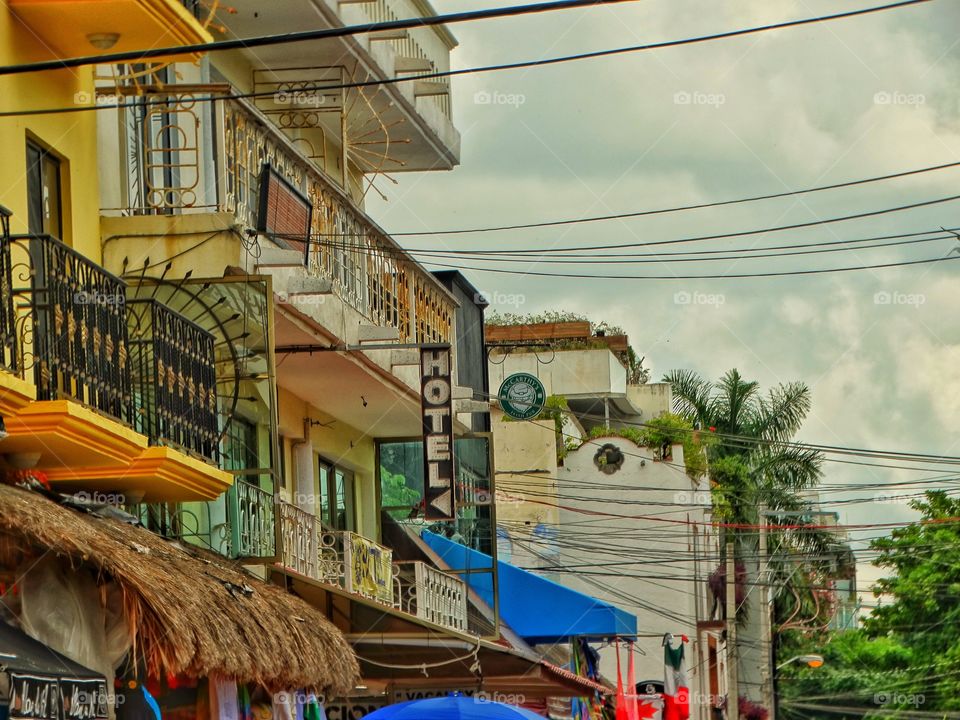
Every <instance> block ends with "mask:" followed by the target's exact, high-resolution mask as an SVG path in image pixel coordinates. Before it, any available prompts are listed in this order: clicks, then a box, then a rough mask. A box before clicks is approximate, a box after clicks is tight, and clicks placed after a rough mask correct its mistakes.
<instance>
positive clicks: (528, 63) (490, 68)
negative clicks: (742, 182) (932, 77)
mask: <svg viewBox="0 0 960 720" xmlns="http://www.w3.org/2000/svg"><path fill="white" fill-rule="evenodd" d="M931 1H932V0H903V2H896V3H890V4H887V5H877V6H874V7H869V8H862V9H859V10H850V11H847V12H842V13H834V14H832V15H820V16H816V17H809V18H801V19H799V20H788V21H785V22H780V23H774V24H770V25H759V26H755V27H750V28H742V29H739V30H730V31H726V32H720V33H713V34H710V35H700V36H696V37H691V38H684V39H679V40H666V41H662V42H658V43H648V44H646V45H631V46H627V47H620V48H612V49H608V50H597V51H593V52H585V53H578V54H574V55H561V56H557V57H552V58H540V59H537V60H524V61H518V62H513V63H501V64H496V65H483V66H476V67H472V68H462V69H459V70H441V71H436V72H431V73H424V74H421V75H409V76H404V77H393V78H384V79H376V80H366V81H359V82H350V83H337V84H322V85H308V86H304V87H301V88H299V90H300V91H302V92H320V91H325V90H345V89H351V88H365V87H381V86H386V85H394V84H397V83H404V82H415V81H418V80H437V79H440V78H448V77H456V76H460V75H472V74H480V73H488V72H499V71H503V70H519V69H523V68H531V67H542V66H546V65H556V64H560V63H567V62H576V61H580V60H590V59H594V58H601V57H609V56H614V55H622V54H627V53H634V52H642V51H646V50H658V49H662V48H669V47H679V46H683V45H693V44H697V43H703V42H709V41H714V40H724V39H727V38H733V37H740V36H744V35H752V34H755V33H760V32H767V31H770V30H780V29H784V28H790V27H797V26H801V25H810V24H814V23H821V22H827V21H831V20H841V19H844V18H850V17H856V16H860V15H868V14H872V13H878V12H883V11H887V10H895V9H898V8H903V7H908V6H911V5H918V4H921V3H927V2H931ZM437 17H438V18H440V19H441V20H442V22H439V23H438V24H444V23H448V22H451V21H450V20H443V18H449V17H450V16H449V15H446V16H437ZM491 17H492V16H491ZM421 24H422V23H421ZM361 27H362V28H366V29H365V30H356V26H355V27H354V28H338V29H339V30H348V29H354V30H355V32H357V33H359V32H370V28H371V27H373V28H374V29H383V27H384V25H382V24H381V25H377V26H376V27H374V26H371V25H367V26H361ZM281 37H282V36H281ZM252 40H253V38H250V39H248V40H246V41H236V42H244V43H245V46H246V47H251V44H250V43H251V42H252ZM280 42H292V41H290V40H285V41H280ZM171 52H175V53H176V54H182V53H184V52H187V50H186V48H185V46H181V47H177V48H173V49H172V50H171V49H167V50H166V53H167V54H170V53H171ZM138 57H139V56H138ZM106 58H107V56H105V55H98V56H96V57H95V58H94V60H95V62H96V63H104V62H111V61H109V60H108V59H106ZM87 59H88V60H89V59H90V58H87ZM65 62H66V61H48V62H47V63H46V64H47V65H50V66H49V67H37V65H38V63H27V64H21V65H7V66H0V75H4V74H7V75H9V74H15V73H21V72H36V71H37V70H55V69H58V68H61V67H67V65H65V64H64V63H65ZM88 64H89V63H88ZM274 94H275V93H273V92H269V91H262V92H247V93H230V94H220V95H207V96H201V95H198V96H195V97H193V98H191V101H192V102H194V103H212V102H222V101H225V100H241V99H252V98H258V97H270V96H272V95H274ZM161 104H162V101H161ZM141 106H142V103H139V102H127V103H107V104H103V105H97V104H94V105H76V106H71V107H59V108H34V109H28V110H13V111H7V112H0V117H25V116H30V115H51V114H63V113H75V112H96V111H99V110H108V109H116V108H127V107H131V108H132V107H141Z"/></svg>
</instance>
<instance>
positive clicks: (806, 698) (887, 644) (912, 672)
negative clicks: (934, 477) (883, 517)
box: [780, 491, 960, 719]
mask: <svg viewBox="0 0 960 720" xmlns="http://www.w3.org/2000/svg"><path fill="white" fill-rule="evenodd" d="M912 506H913V508H914V509H915V510H918V511H920V512H921V513H922V514H923V519H922V521H921V522H920V523H916V524H913V525H909V526H907V527H904V528H898V529H896V530H894V531H893V532H892V533H891V535H890V537H887V538H880V539H877V540H874V541H873V542H872V543H871V549H873V550H875V551H877V552H878V553H879V554H878V555H877V558H876V559H875V560H874V565H876V566H878V567H881V568H886V569H887V570H889V571H891V574H890V575H889V576H887V577H885V578H883V579H882V580H880V581H879V582H877V584H876V585H875V586H874V590H873V592H874V595H875V596H876V597H877V598H878V605H879V607H877V608H876V609H874V610H873V612H872V613H871V615H870V617H868V618H867V619H866V620H865V621H864V628H863V630H859V631H855V632H843V633H837V634H835V635H833V636H825V635H821V636H819V637H811V638H804V639H801V638H796V637H793V638H790V639H789V640H788V643H787V644H785V646H784V647H783V648H782V653H783V656H784V657H789V655H788V654H787V653H791V654H792V653H801V652H818V653H820V654H822V655H823V656H824V658H825V660H826V662H825V664H824V666H823V667H822V668H819V669H818V670H817V671H815V672H811V671H808V670H807V669H805V668H802V667H794V666H791V667H789V668H784V670H783V682H781V685H780V687H781V695H782V697H783V705H784V707H785V708H786V709H787V712H789V713H790V714H789V715H788V717H798V718H801V717H802V718H814V717H822V715H821V714H818V712H815V711H811V710H805V709H800V708H795V707H794V708H791V707H790V706H791V705H793V704H796V703H821V704H825V705H834V706H845V707H856V708H862V712H860V713H851V714H849V715H848V716H846V717H849V718H860V717H866V718H868V719H872V718H879V717H891V712H890V711H899V712H902V713H903V715H902V716H903V717H910V716H911V711H920V712H925V713H937V712H944V713H957V711H960V524H958V523H957V522H955V521H954V520H953V519H954V518H958V517H960V499H958V498H952V497H949V496H948V495H947V494H946V493H945V492H943V491H932V492H928V493H927V494H926V497H925V499H923V500H919V501H915V502H913V503H912ZM893 716H895V717H898V715H893ZM955 716H956V715H949V716H948V717H955ZM835 717H838V718H842V717H844V716H842V715H836V716H835ZM934 717H944V716H934Z"/></svg>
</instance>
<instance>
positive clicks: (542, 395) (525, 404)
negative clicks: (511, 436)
mask: <svg viewBox="0 0 960 720" xmlns="http://www.w3.org/2000/svg"><path fill="white" fill-rule="evenodd" d="M546 397H547V393H546V391H545V390H544V387H543V383H541V382H540V380H539V379H538V378H537V377H535V376H534V375H530V374H529V373H515V374H513V375H511V376H510V377H508V378H507V379H506V380H504V381H503V384H502V385H501V386H500V392H499V394H498V399H499V400H500V407H501V408H503V411H504V412H505V413H506V414H507V415H508V416H510V417H512V418H513V419H514V420H531V419H533V418H535V417H537V415H539V414H540V413H541V412H542V411H543V404H544V402H545V401H546Z"/></svg>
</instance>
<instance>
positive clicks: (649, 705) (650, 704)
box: [637, 695, 663, 720]
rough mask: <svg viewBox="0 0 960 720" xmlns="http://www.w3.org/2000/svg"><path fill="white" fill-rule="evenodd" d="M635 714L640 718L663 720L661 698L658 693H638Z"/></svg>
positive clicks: (643, 719)
mask: <svg viewBox="0 0 960 720" xmlns="http://www.w3.org/2000/svg"><path fill="white" fill-rule="evenodd" d="M637 715H638V717H639V718H640V720H663V698H662V697H660V695H638V696H637Z"/></svg>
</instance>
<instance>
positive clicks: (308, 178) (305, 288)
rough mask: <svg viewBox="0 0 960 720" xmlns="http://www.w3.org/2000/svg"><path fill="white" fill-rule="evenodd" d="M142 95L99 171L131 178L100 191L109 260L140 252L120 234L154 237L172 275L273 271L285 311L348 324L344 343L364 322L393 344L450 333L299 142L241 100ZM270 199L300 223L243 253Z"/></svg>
mask: <svg viewBox="0 0 960 720" xmlns="http://www.w3.org/2000/svg"><path fill="white" fill-rule="evenodd" d="M198 93H199V91H198ZM142 97H143V101H144V103H145V109H144V110H143V111H138V112H132V111H131V110H130V109H121V110H119V111H118V112H119V128H120V132H119V134H120V135H122V136H124V137H125V138H126V141H125V142H123V143H118V144H117V146H116V147H115V148H114V149H113V150H112V152H114V153H115V154H114V156H113V158H112V160H110V159H106V160H105V162H107V163H108V165H107V166H103V167H102V168H101V171H102V172H101V175H103V176H108V175H109V176H111V177H119V178H128V179H129V182H128V183H127V184H126V185H125V186H123V187H115V188H112V189H111V188H109V187H106V188H104V192H103V195H104V201H105V203H106V207H105V208H104V211H103V212H104V215H105V216H106V217H104V218H103V219H102V223H101V225H102V228H103V234H104V235H105V236H106V237H107V238H110V239H114V240H116V241H114V242H110V243H108V244H107V245H106V249H105V262H106V264H107V266H108V267H111V268H118V269H119V268H120V267H121V266H122V264H123V261H124V260H127V261H128V264H129V266H130V267H138V266H139V265H140V264H142V263H143V262H144V261H145V260H147V258H148V255H147V252H146V251H145V250H144V248H143V245H144V244H143V243H140V242H132V241H127V240H124V238H125V237H129V236H134V235H137V236H143V235H156V236H158V237H163V245H164V250H165V251H166V252H167V254H168V255H169V256H173V257H174V258H175V260H174V262H173V264H172V266H171V271H170V274H169V276H170V277H182V276H183V275H184V274H185V273H186V272H187V271H189V270H192V269H193V268H196V267H198V266H209V267H210V271H209V273H208V274H209V275H212V276H216V275H221V274H223V270H224V268H225V267H228V266H232V267H242V268H246V269H247V270H249V271H250V272H261V273H265V274H269V275H271V277H272V278H273V289H274V293H275V294H276V295H277V296H279V297H281V298H284V299H285V300H286V305H287V307H289V308H292V309H293V310H294V311H295V312H297V313H299V314H302V315H305V316H307V317H308V318H309V319H312V320H313V321H315V322H316V323H317V324H319V325H320V326H322V327H336V328H347V329H348V330H346V332H347V333H348V334H349V333H353V334H354V336H351V337H345V338H343V340H344V341H346V342H348V343H356V342H358V337H357V336H356V333H357V332H358V328H359V327H360V326H361V325H368V326H369V325H373V326H377V327H379V328H386V329H388V330H391V331H393V332H395V335H394V337H396V338H397V339H399V340H400V341H401V342H446V341H449V340H450V338H451V335H452V325H453V314H454V308H455V300H454V299H453V297H452V295H451V294H450V293H449V291H447V290H446V288H444V287H443V285H442V284H441V283H439V282H438V281H437V280H436V278H434V277H433V276H432V275H431V274H430V273H428V272H427V271H426V270H424V269H423V268H422V267H420V265H418V264H417V263H416V262H415V261H414V260H413V259H412V258H410V257H409V256H408V255H407V254H406V253H405V252H404V250H403V249H402V248H401V247H400V246H399V245H398V244H397V243H396V242H395V241H394V240H393V239H392V238H390V236H389V235H387V234H386V233H385V232H384V231H383V230H381V229H380V228H379V227H378V226H377V225H376V224H375V223H374V222H373V221H372V220H371V219H370V218H369V217H368V216H367V215H366V214H364V213H363V211H362V210H360V209H359V208H358V207H357V205H356V204H355V203H354V202H353V201H352V200H351V199H350V197H349V196H348V195H347V194H346V193H345V192H344V191H343V190H341V189H340V188H339V187H338V186H337V185H336V183H335V182H334V181H333V180H331V179H330V177H329V176H328V175H326V174H324V173H323V172H321V171H320V169H318V167H317V165H316V163H315V159H312V158H311V156H312V152H311V150H310V149H309V147H308V146H307V145H306V144H304V143H297V142H294V141H292V140H291V139H289V138H288V137H287V136H286V135H284V134H283V132H281V131H280V130H279V129H278V128H277V127H276V126H274V125H273V124H272V123H271V122H270V121H269V120H268V119H267V118H266V117H265V116H264V115H263V114H262V113H261V112H260V111H258V110H257V109H256V108H254V107H253V106H252V105H250V104H249V103H246V102H244V101H240V100H230V101H225V102H220V103H197V102H196V100H195V97H194V95H193V94H191V93H190V92H185V91H181V92H169V91H168V92H152V93H146V94H145V95H143V96H142ZM172 136H175V137H176V138H177V141H176V147H175V148H173V147H171V141H170V139H169V138H170V137H172ZM207 138H213V142H208V141H207V140H206V139H207ZM113 163H115V164H116V166H114V164H113ZM111 182H113V181H112V180H111ZM268 182H269V183H271V184H270V185H269V186H267V184H268ZM273 192H276V193H278V194H276V195H268V193H273ZM263 197H270V201H269V202H268V203H267V204H264V203H262V202H261V198H263ZM278 204H283V205H284V206H285V207H288V208H292V210H291V213H290V214H289V215H288V216H287V217H288V218H289V217H296V218H297V222H298V223H299V224H298V225H297V229H296V230H294V229H292V228H290V227H288V228H287V231H286V232H281V233H280V234H279V236H278V235H276V234H275V235H273V240H272V241H271V240H270V239H268V238H267V237H264V236H263V235H261V237H260V241H259V245H258V246H257V247H256V248H254V249H253V250H251V246H250V244H249V242H248V241H247V239H246V237H244V239H243V241H241V239H240V238H239V237H238V235H239V236H242V235H243V233H244V232H246V231H248V230H249V231H251V232H252V231H253V230H254V229H256V228H262V227H264V223H265V222H266V218H267V210H268V209H271V208H275V207H276V206H277V205H278ZM261 210H262V211H264V212H261ZM186 216H190V217H189V218H188V217H186ZM236 226H238V227H236ZM234 227H236V234H235V235H231V234H230V232H233V231H232V230H230V231H229V232H228V229H230V228H234ZM185 228H191V229H193V230H195V232H196V234H195V235H194V234H193V233H192V232H191V231H187V230H185ZM308 233H309V235H310V242H305V240H306V239H307V238H306V237H305V236H306V235H307V234H308ZM211 235H214V236H216V237H214V238H213V239H212V240H211V239H210V237H207V236H211ZM204 237H207V239H206V242H205V243H204V246H203V248H202V249H201V250H199V251H197V252H200V253H205V254H202V255H198V254H192V253H193V250H192V249H193V247H194V246H197V244H198V240H203V239H204ZM198 258H203V259H202V260H198ZM210 263H213V265H211V264H210ZM334 300H336V302H334Z"/></svg>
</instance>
